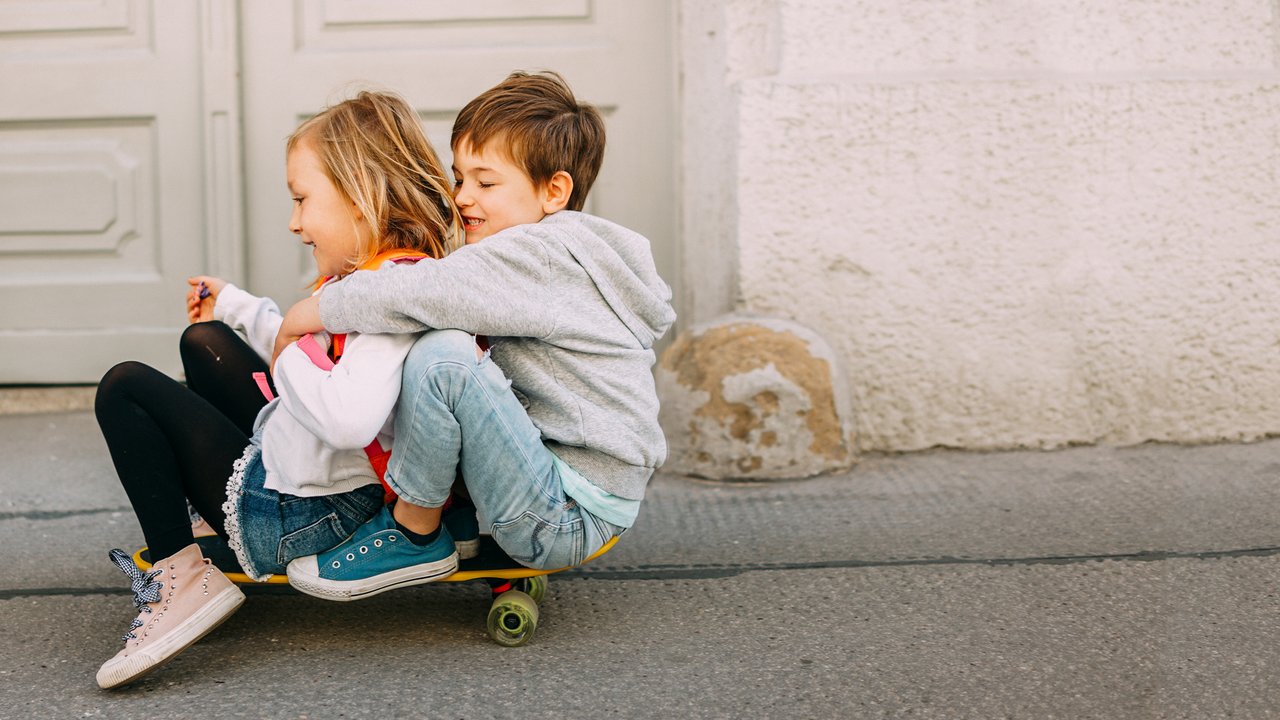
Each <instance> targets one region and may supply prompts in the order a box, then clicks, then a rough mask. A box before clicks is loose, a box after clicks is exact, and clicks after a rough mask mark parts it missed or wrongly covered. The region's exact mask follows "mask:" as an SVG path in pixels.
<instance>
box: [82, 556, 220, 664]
mask: <svg viewBox="0 0 1280 720" xmlns="http://www.w3.org/2000/svg"><path fill="white" fill-rule="evenodd" d="M109 556H110V558H111V560H112V562H114V563H115V564H116V565H117V566H119V567H120V569H121V570H123V571H124V573H125V574H126V575H128V576H129V578H130V579H131V580H132V583H133V604H134V605H135V606H137V608H138V610H139V611H140V612H139V613H138V617H137V618H136V619H135V620H134V621H133V624H132V625H130V626H129V632H127V633H125V635H124V637H123V638H122V639H123V640H124V649H123V650H121V651H120V652H118V653H116V656H115V657H113V658H111V659H110V660H108V661H107V662H106V663H104V664H103V666H102V667H101V668H100V669H99V670H98V686H99V687H101V688H103V689H110V688H114V687H118V686H120V685H124V684H125V683H128V682H132V681H133V680H136V679H138V678H139V677H142V676H143V675H145V674H146V673H148V672H150V671H151V670H152V669H154V668H156V667H159V666H160V665H161V664H163V663H164V662H166V661H167V660H169V659H170V658H172V657H173V656H175V655H177V654H178V653H180V652H182V651H183V650H186V649H187V648H188V647H190V646H191V644H192V643H194V642H195V641H197V640H199V639H200V638H202V637H204V636H205V635H206V634H207V633H208V632H209V631H210V630H213V629H214V628H216V627H217V626H218V625H220V624H221V623H222V621H223V620H226V619H227V618H229V617H231V615H232V614H233V613H235V611H236V610H238V609H239V608H240V605H241V604H242V603H244V593H242V592H240V588H238V587H236V586H235V585H234V584H232V582H231V581H230V580H228V579H227V576H225V575H223V574H222V571H221V570H219V569H218V568H216V567H214V566H213V565H212V564H211V563H210V562H209V561H208V560H206V559H204V557H203V556H201V555H200V548H199V547H198V546H197V545H195V544H191V545H188V546H186V547H185V548H183V549H182V550H179V551H178V552H177V553H176V554H174V555H172V556H170V557H167V558H165V559H163V560H160V561H157V562H156V564H155V565H154V566H153V567H152V569H151V570H150V571H148V572H147V573H145V574H143V572H142V571H141V570H139V569H138V566H137V565H136V564H134V562H133V558H131V557H129V556H128V555H126V554H124V553H123V552H121V551H120V550H112V551H111V552H110V554H109Z"/></svg>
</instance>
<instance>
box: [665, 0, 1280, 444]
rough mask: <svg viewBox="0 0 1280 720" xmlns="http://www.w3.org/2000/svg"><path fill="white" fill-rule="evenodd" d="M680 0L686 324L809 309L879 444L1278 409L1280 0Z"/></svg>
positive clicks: (1036, 436)
mask: <svg viewBox="0 0 1280 720" xmlns="http://www.w3.org/2000/svg"><path fill="white" fill-rule="evenodd" d="M682 10H683V13H684V32H685V36H684V39H683V42H684V46H685V48H686V61H685V65H684V73H685V76H686V95H685V97H684V102H685V107H686V113H688V112H690V111H693V112H696V113H698V119H697V120H696V121H694V122H691V121H690V120H689V119H687V118H686V121H685V151H684V152H685V164H686V168H689V167H691V166H694V165H698V166H701V169H700V170H699V171H698V172H700V173H701V174H702V177H703V180H702V181H700V183H699V184H703V183H704V181H705V177H706V176H707V175H709V171H708V170H707V166H710V167H714V168H717V169H720V170H721V171H722V174H723V178H722V179H723V183H724V187H721V188H718V189H715V190H710V189H707V188H704V187H700V186H698V185H694V184H691V183H690V175H689V174H688V172H687V173H686V177H685V183H686V184H685V199H686V215H685V230H686V235H685V238H686V239H685V243H686V244H687V245H694V246H696V247H699V248H702V249H698V250H690V251H689V252H690V253H695V254H696V253H698V252H702V253H706V252H708V251H707V250H705V248H706V247H708V246H709V247H711V248H713V250H714V251H715V252H717V253H720V255H721V256H722V257H724V258H725V260H724V265H728V266H730V268H731V269H714V270H708V269H707V267H708V263H707V262H705V260H706V258H695V259H700V260H703V261H704V262H702V263H701V264H699V265H692V266H691V265H689V261H690V258H689V257H686V274H687V280H686V284H687V285H694V284H696V283H697V282H698V279H697V278H698V277H699V273H706V274H707V275H708V277H711V278H713V280H714V282H711V283H707V284H708V285H711V286H714V287H717V288H720V287H724V286H730V287H732V291H731V292H730V291H722V292H721V297H722V298H724V299H723V300H722V301H721V303H720V304H721V305H731V306H732V307H719V306H716V305H715V303H711V304H707V303H703V304H701V305H699V304H689V303H687V302H686V307H685V310H686V317H685V320H686V321H694V322H698V321H703V320H706V319H707V316H708V315H709V314H710V313H712V312H713V311H716V312H720V311H724V310H728V309H733V310H739V311H745V312H750V313H756V314H761V315H771V316H779V317H784V318H790V319H793V320H796V321H798V322H801V323H803V324H805V325H807V326H809V327H811V328H813V329H814V330H816V331H818V332H819V333H820V334H821V335H822V336H823V337H825V338H826V340H827V341H828V342H829V343H830V344H831V345H832V346H833V347H834V348H835V350H836V352H837V354H838V355H839V356H840V358H841V364H842V366H843V367H844V369H845V370H846V372H847V374H848V377H847V380H848V387H849V388H850V391H849V392H850V394H851V398H850V400H851V403H850V404H851V405H852V407H853V411H854V416H855V423H856V430H857V441H858V444H859V446H860V447H861V448H862V449H867V450H911V449H918V448H925V447H930V446H934V445H949V446H959V447H969V448H998V447H1013V446H1033V447H1052V446H1059V445H1064V444H1069V443H1080V442H1097V441H1104V442H1113V443H1133V442H1141V441H1144V440H1151V439H1154V440H1172V441H1208V440H1216V439H1241V438H1253V437H1257V436H1260V435H1263V434H1268V433H1275V432H1280V272H1278V271H1280V178H1278V176H1277V173H1278V169H1280V73H1278V72H1277V69H1276V65H1277V58H1276V55H1277V43H1278V41H1277V35H1278V31H1277V24H1276V18H1275V16H1274V13H1275V7H1273V4H1272V3H1271V2H1267V1H1264V0H1251V1H1245V0H1237V1H1235V2H1212V3H1207V2H1199V1H1194V2H1193V1H1189V0H1183V1H1181V2H1179V1H1176V0H1175V1H1170V0H1162V1H1161V2H1154V1H1138V2H1125V1H1123V0H1084V1H1083V2H1081V1H1080V0H1043V1H1041V2H1030V1H1020V2H1015V1H1014V0H1006V1H1004V2H997V1H994V0H992V1H987V2H983V1H980V0H972V1H969V2H942V1H934V2H926V1H924V0H776V1H774V0H729V1H726V2H719V3H707V2H700V0H685V2H684V3H683V4H682ZM708 33H709V34H708ZM699 52H701V53H702V54H701V55H699V54H698V53H699ZM691 58H692V59H696V60H697V63H696V64H695V63H693V62H692V61H691ZM699 84H700V85H701V86H704V87H712V88H715V92H714V93H709V94H714V95H715V101H714V102H702V101H700V100H699V99H697V98H691V97H689V94H688V93H689V86H690V85H692V86H693V87H694V88H697V87H698V86H699ZM713 132H714V135H713V134H712V133H713ZM699 133H703V134H705V137H703V136H702V135H700V134H699ZM703 141H705V142H703ZM725 147H728V148H729V152H728V157H720V156H719V155H721V154H723V150H724V148H725ZM717 148H718V149H717ZM725 188H728V189H725ZM691 212H692V213H698V212H706V213H707V214H708V216H710V217H714V216H715V214H716V213H719V214H721V215H723V216H725V217H726V218H727V219H726V220H725V221H724V223H721V224H719V225H718V227H719V228H720V229H719V230H717V231H716V232H720V233H721V235H720V236H714V235H713V234H712V233H710V232H709V230H708V227H707V225H706V222H705V221H701V222H703V225H702V226H699V224H698V223H699V222H700V221H699V220H696V219H692V218H691ZM708 237H714V238H715V239H714V240H713V241H712V242H709V243H703V242H702V239H703V238H708ZM726 248H728V249H726ZM687 300H688V299H687V298H686V301H687ZM689 315H692V317H689Z"/></svg>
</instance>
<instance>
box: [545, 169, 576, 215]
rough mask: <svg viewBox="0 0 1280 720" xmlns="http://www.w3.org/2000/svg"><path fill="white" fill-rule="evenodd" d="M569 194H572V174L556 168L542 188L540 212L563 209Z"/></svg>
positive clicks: (547, 212)
mask: <svg viewBox="0 0 1280 720" xmlns="http://www.w3.org/2000/svg"><path fill="white" fill-rule="evenodd" d="M571 195H573V176H572V175H570V174H569V173H567V172H565V171H564V170H557V171H556V174H555V175H552V176H551V179H550V180H548V181H547V184H546V185H545V186H543V188H542V214H544V215H550V214H551V213H554V212H560V211H561V210H563V209H565V207H566V206H567V205H568V204H569V196H571Z"/></svg>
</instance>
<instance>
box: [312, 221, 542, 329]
mask: <svg viewBox="0 0 1280 720" xmlns="http://www.w3.org/2000/svg"><path fill="white" fill-rule="evenodd" d="M529 227H530V226H520V227H517V228H512V229H510V230H507V231H504V232H503V233H499V234H498V235H495V236H493V237H491V238H487V239H485V240H484V241H483V242H481V243H477V244H475V245H468V246H466V247H463V248H461V249H459V250H457V251H455V252H454V253H452V254H451V255H449V256H448V257H445V258H443V259H441V260H424V261H422V262H419V263H416V264H414V265H399V266H396V267H390V268H384V269H382V270H379V271H377V272H364V271H361V272H355V273H352V274H351V275H349V276H347V277H346V278H344V279H343V280H342V282H340V283H334V285H333V286H332V287H330V288H328V289H326V290H325V292H324V293H323V294H322V295H321V296H320V318H321V320H322V321H323V322H324V326H325V328H326V329H327V330H329V331H330V332H360V333H404V332H421V331H423V330H428V329H442V328H454V329H458V330H463V331H466V332H469V333H478V334H482V335H493V336H521V337H539V338H541V337H546V336H548V335H549V334H550V333H551V332H552V331H553V330H554V329H555V326H556V315H557V313H556V300H557V297H556V293H555V288H554V285H553V282H554V277H553V275H552V273H551V272H550V261H549V259H548V255H547V249H546V247H545V246H544V245H543V243H542V241H541V240H540V239H538V237H536V236H535V235H534V234H533V233H532V232H530V231H529V230H528V228H529Z"/></svg>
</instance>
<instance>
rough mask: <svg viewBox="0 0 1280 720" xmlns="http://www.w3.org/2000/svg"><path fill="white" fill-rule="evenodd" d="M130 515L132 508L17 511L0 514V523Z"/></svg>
mask: <svg viewBox="0 0 1280 720" xmlns="http://www.w3.org/2000/svg"><path fill="white" fill-rule="evenodd" d="M118 512H129V513H132V512H133V509H132V508H127V507H114V508H85V509H81V510H18V511H16V512H0V522H2V521H4V520H61V519H63V518H69V517H77V516H80V515H98V514H100V513H118Z"/></svg>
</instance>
